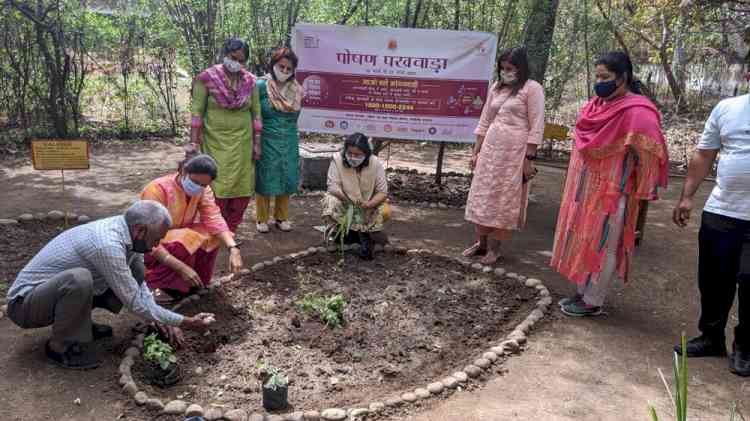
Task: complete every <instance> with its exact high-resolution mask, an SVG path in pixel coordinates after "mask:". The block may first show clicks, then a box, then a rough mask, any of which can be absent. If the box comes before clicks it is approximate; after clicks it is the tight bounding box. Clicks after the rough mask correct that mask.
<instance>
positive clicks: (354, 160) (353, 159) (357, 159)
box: [346, 154, 365, 168]
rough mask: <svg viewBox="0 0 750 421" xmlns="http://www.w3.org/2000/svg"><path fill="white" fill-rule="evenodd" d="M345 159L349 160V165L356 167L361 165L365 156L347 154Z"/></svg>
mask: <svg viewBox="0 0 750 421" xmlns="http://www.w3.org/2000/svg"><path fill="white" fill-rule="evenodd" d="M346 160H347V161H348V162H349V165H351V166H352V167H354V168H356V167H359V166H360V165H362V163H363V162H365V157H364V156H352V155H349V154H347V155H346Z"/></svg>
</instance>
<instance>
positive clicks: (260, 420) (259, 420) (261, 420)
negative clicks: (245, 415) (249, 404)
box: [250, 412, 266, 421]
mask: <svg viewBox="0 0 750 421" xmlns="http://www.w3.org/2000/svg"><path fill="white" fill-rule="evenodd" d="M265 419H266V417H264V416H263V414H258V413H257V412H256V413H254V414H252V415H250V421H265Z"/></svg>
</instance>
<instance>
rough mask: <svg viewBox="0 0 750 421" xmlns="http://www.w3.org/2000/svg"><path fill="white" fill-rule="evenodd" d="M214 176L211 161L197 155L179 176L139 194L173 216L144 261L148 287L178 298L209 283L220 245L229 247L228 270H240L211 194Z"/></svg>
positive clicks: (164, 179) (235, 250) (156, 182)
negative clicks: (162, 235) (166, 229)
mask: <svg viewBox="0 0 750 421" xmlns="http://www.w3.org/2000/svg"><path fill="white" fill-rule="evenodd" d="M217 172H218V170H217V164H216V161H214V159H213V158H211V157H210V156H209V155H197V156H194V157H192V158H190V159H188V160H187V161H186V162H184V163H183V164H181V166H180V171H179V173H177V174H174V173H173V174H169V175H165V176H164V177H161V178H158V179H156V180H154V181H152V182H151V183H149V184H148V185H147V186H146V188H145V189H144V190H143V192H142V193H141V199H144V200H155V201H157V202H159V203H161V204H162V205H164V206H165V207H166V208H167V209H168V210H169V214H170V215H171V216H172V227H171V229H170V230H169V232H167V235H166V237H164V239H163V240H162V241H161V244H160V245H159V247H157V248H155V249H154V250H153V251H152V252H151V253H150V254H147V255H146V256H145V259H144V260H145V264H146V283H147V284H148V286H149V287H150V288H152V289H157V288H158V289H160V290H161V291H163V292H165V293H167V294H168V295H170V296H172V297H173V298H177V297H180V296H183V295H185V294H186V293H189V292H190V291H191V290H195V289H199V288H202V287H203V286H205V285H208V284H209V283H210V282H211V277H212V275H213V270H214V263H215V262H216V255H217V254H218V251H219V245H220V244H224V245H225V246H226V247H227V248H229V249H230V253H229V266H230V269H231V270H232V272H233V273H238V272H239V271H240V269H242V256H241V255H240V251H239V249H238V248H237V243H236V242H235V241H234V235H233V234H232V233H231V231H230V230H229V227H228V226H227V223H226V222H225V221H224V218H223V217H222V216H221V210H220V209H219V207H218V206H217V205H216V202H215V199H214V194H213V192H212V191H211V187H210V184H211V182H212V181H213V180H214V179H215V178H216V175H217Z"/></svg>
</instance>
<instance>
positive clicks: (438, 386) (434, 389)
mask: <svg viewBox="0 0 750 421" xmlns="http://www.w3.org/2000/svg"><path fill="white" fill-rule="evenodd" d="M444 388H445V386H443V384H442V383H440V382H435V383H430V384H428V385H427V390H428V391H429V392H430V393H432V394H433V395H437V394H438V393H440V392H442V391H443V389H444Z"/></svg>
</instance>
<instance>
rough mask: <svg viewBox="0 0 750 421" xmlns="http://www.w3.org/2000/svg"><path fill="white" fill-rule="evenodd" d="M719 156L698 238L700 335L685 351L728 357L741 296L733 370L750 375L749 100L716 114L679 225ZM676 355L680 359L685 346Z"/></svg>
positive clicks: (692, 170) (693, 166) (688, 183)
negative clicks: (730, 326)
mask: <svg viewBox="0 0 750 421" xmlns="http://www.w3.org/2000/svg"><path fill="white" fill-rule="evenodd" d="M719 153H720V154H721V159H720V160H719V164H718V165H719V166H718V171H717V177H716V185H715V187H714V189H713V191H712V192H711V196H710V197H709V198H708V201H707V202H706V205H705V206H704V208H703V215H702V219H701V228H700V233H699V235H698V249H699V257H698V287H699V289H700V293H701V316H700V321H699V323H698V328H699V329H700V331H701V335H700V336H698V337H697V338H694V339H691V340H690V341H688V343H687V349H686V351H687V356H688V357H707V356H721V357H723V356H726V354H727V351H726V338H725V334H724V330H725V328H726V324H727V319H728V318H729V312H730V311H731V308H732V304H733V302H734V298H735V291H737V296H738V301H739V307H738V310H737V313H738V318H739V323H738V324H737V326H736V328H735V330H734V342H733V346H732V354H731V355H730V357H729V369H730V371H731V372H732V373H735V374H737V375H740V376H750V95H742V96H738V97H734V98H729V99H725V100H723V101H721V102H720V103H719V104H718V105H717V106H716V107H715V108H714V109H713V111H712V112H711V116H710V117H709V118H708V121H707V122H706V126H705V128H704V130H703V136H702V137H701V140H700V142H699V143H698V147H697V150H696V151H695V154H694V155H693V158H692V160H691V161H690V167H689V169H688V176H687V178H686V179H685V185H684V187H683V190H682V196H681V198H680V201H679V203H678V205H677V207H676V208H675V209H674V214H673V219H674V222H675V224H677V225H678V226H680V227H685V226H686V225H687V222H688V220H689V219H690V213H691V211H692V209H693V197H694V195H695V192H696V191H697V190H698V187H699V186H700V184H701V182H702V181H703V179H704V178H705V177H706V176H707V175H708V174H709V171H710V170H711V168H712V167H713V164H714V162H715V161H716V158H717V155H719ZM675 351H677V352H678V353H680V354H681V353H682V347H681V346H679V345H678V346H675Z"/></svg>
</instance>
